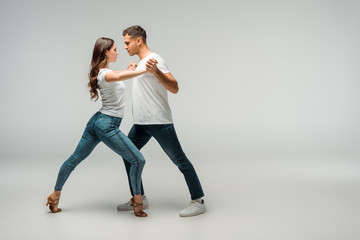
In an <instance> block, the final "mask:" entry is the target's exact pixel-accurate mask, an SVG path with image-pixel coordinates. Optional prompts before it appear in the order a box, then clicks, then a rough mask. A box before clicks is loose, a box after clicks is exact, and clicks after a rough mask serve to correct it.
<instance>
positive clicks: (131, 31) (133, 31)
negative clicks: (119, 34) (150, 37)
mask: <svg viewBox="0 0 360 240" xmlns="http://www.w3.org/2000/svg"><path fill="white" fill-rule="evenodd" d="M126 34H127V35H129V36H130V37H132V38H135V37H141V39H142V41H143V42H144V43H145V44H146V31H145V29H143V28H142V27H140V26H139V25H134V26H131V27H128V28H127V29H125V30H124V31H123V36H124V37H125V35H126Z"/></svg>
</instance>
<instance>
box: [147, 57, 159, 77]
mask: <svg viewBox="0 0 360 240" xmlns="http://www.w3.org/2000/svg"><path fill="white" fill-rule="evenodd" d="M157 63H158V62H157V61H156V59H155V58H150V59H149V60H148V61H147V62H146V70H147V71H148V72H150V73H152V74H154V75H155V74H156V73H157V72H158V71H159V69H158V68H157V66H156V64H157Z"/></svg>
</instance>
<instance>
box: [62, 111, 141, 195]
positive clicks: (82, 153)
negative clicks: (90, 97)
mask: <svg viewBox="0 0 360 240" xmlns="http://www.w3.org/2000/svg"><path fill="white" fill-rule="evenodd" d="M121 120H122V118H119V117H113V116H109V115H106V114H103V113H100V112H97V113H95V114H94V115H93V116H92V117H91V119H90V120H89V122H88V123H87V125H86V128H85V131H84V133H83V135H82V138H81V140H80V142H79V144H78V145H77V147H76V149H75V152H74V153H73V154H72V155H71V156H70V157H69V158H68V159H67V160H66V161H65V162H64V163H63V164H62V166H61V168H60V171H59V174H58V178H57V181H56V185H55V190H56V191H61V190H62V188H63V185H64V184H65V182H66V180H67V179H68V177H69V175H70V174H71V172H72V171H73V170H74V169H75V167H76V166H77V165H78V164H79V163H80V162H81V161H83V160H84V159H85V158H86V157H87V156H89V154H90V153H91V152H92V151H93V149H94V148H95V147H96V145H97V144H98V143H99V142H100V141H101V142H103V143H104V144H105V145H106V146H108V147H109V148H110V149H112V150H113V151H114V152H116V153H117V154H119V155H120V156H121V157H122V158H124V159H126V161H127V164H128V166H129V172H128V178H129V181H130V187H131V190H132V191H133V192H134V194H135V195H140V193H141V173H142V170H143V168H144V165H145V159H144V157H143V156H142V154H141V153H140V151H139V150H138V149H137V148H136V146H135V145H134V144H133V143H132V142H131V141H130V139H129V138H128V137H127V136H126V135H125V134H124V133H123V132H121V131H120V129H119V126H120V123H121Z"/></svg>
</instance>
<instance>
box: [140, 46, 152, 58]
mask: <svg viewBox="0 0 360 240" xmlns="http://www.w3.org/2000/svg"><path fill="white" fill-rule="evenodd" d="M150 53H151V51H150V49H149V48H148V47H147V46H146V47H143V48H142V49H140V51H139V53H138V54H137V55H138V56H139V58H140V60H141V59H143V58H145V57H146V56H147V55H149V54H150Z"/></svg>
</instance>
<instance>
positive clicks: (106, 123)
mask: <svg viewBox="0 0 360 240" xmlns="http://www.w3.org/2000/svg"><path fill="white" fill-rule="evenodd" d="M95 127H96V128H97V129H98V130H99V131H101V132H103V133H108V132H111V131H113V130H114V129H116V127H115V124H114V119H113V118H112V117H110V116H107V115H104V114H101V115H100V117H99V118H98V119H97V121H96V124H95Z"/></svg>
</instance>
